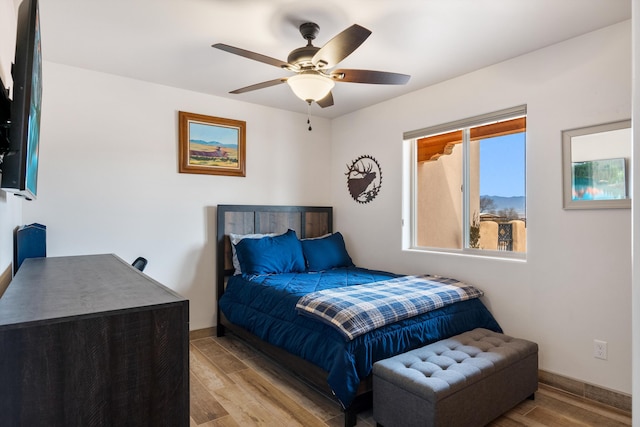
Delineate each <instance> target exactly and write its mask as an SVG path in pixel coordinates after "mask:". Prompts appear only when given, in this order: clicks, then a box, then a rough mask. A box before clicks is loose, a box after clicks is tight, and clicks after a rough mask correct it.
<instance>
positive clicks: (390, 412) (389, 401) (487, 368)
mask: <svg viewBox="0 0 640 427" xmlns="http://www.w3.org/2000/svg"><path fill="white" fill-rule="evenodd" d="M537 375H538V345H537V344H536V343H534V342H530V341H526V340H522V339H518V338H512V337H509V336H507V335H503V334H500V333H496V332H492V331H489V330H486V329H474V330H473V331H469V332H465V333H463V334H460V335H457V336H455V337H452V338H449V339H445V340H442V341H438V342H435V343H433V344H429V345H427V346H424V347H422V348H418V349H415V350H411V351H409V352H407V353H404V354H399V355H397V356H394V357H391V358H389V359H385V360H381V361H379V362H376V363H375V364H374V365H373V415H374V419H375V420H376V422H378V423H380V424H382V425H384V426H385V427H392V426H402V427H406V426H416V427H417V426H421V427H423V426H439V425H446V426H447V427H451V426H456V427H458V426H459V427H469V426H483V425H485V424H487V423H488V422H489V421H491V420H492V419H493V418H495V417H497V416H498V415H500V414H501V413H502V412H504V411H506V410H508V409H509V408H511V407H513V406H514V405H515V404H517V403H518V402H520V401H521V400H523V399H525V398H526V397H528V396H531V395H532V394H533V393H534V392H535V390H536V389H537V386H538V377H537Z"/></svg>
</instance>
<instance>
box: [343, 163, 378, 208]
mask: <svg viewBox="0 0 640 427" xmlns="http://www.w3.org/2000/svg"><path fill="white" fill-rule="evenodd" d="M345 175H346V176H347V188H348V189H349V194H351V197H353V200H355V201H356V202H358V203H369V202H370V201H372V200H373V199H375V198H376V196H377V195H378V193H379V192H380V187H381V186H382V169H380V164H379V163H378V161H377V160H376V159H374V158H373V157H372V156H368V155H364V156H360V157H358V158H357V159H355V160H354V161H353V162H351V165H347V172H346V173H345Z"/></svg>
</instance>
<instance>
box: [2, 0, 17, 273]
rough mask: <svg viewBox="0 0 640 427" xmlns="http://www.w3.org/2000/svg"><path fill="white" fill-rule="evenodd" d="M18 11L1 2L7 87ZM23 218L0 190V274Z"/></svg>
mask: <svg viewBox="0 0 640 427" xmlns="http://www.w3.org/2000/svg"><path fill="white" fill-rule="evenodd" d="M14 6H15V7H14ZM17 10H18V9H17V5H14V2H13V0H0V77H2V82H3V84H4V85H5V86H6V87H10V86H11V85H12V84H13V80H12V79H11V64H12V63H13V61H14V57H15V49H16V44H15V43H16V16H17V15H16V14H17ZM0 167H1V165H0ZM21 216H22V200H21V199H18V198H17V197H15V196H13V195H11V194H7V193H5V192H4V191H2V190H0V274H1V273H2V272H4V271H5V270H6V269H7V267H8V266H9V265H10V264H11V263H12V261H13V230H14V229H15V228H16V227H17V226H18V225H20V224H21Z"/></svg>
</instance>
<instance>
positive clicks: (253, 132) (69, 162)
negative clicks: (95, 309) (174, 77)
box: [23, 61, 331, 330]
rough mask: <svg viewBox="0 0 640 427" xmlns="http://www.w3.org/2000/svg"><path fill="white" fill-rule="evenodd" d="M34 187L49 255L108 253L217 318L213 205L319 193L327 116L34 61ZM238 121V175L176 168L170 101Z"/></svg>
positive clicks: (318, 201) (199, 317)
mask: <svg viewBox="0 0 640 427" xmlns="http://www.w3.org/2000/svg"><path fill="white" fill-rule="evenodd" d="M43 87H44V93H43V106H42V134H41V141H40V169H39V182H38V198H37V200H35V201H33V202H25V203H24V205H23V211H24V213H23V222H24V223H27V224H28V223H32V222H38V223H41V224H45V225H46V226H47V254H48V255H49V256H63V255H77V254H92V253H115V254H117V255H118V256H120V257H121V258H123V259H125V260H127V261H133V260H134V259H135V258H136V257H137V256H144V257H146V258H147V259H148V260H149V264H148V266H147V268H146V270H145V273H147V274H149V275H150V276H151V277H153V278H155V279H156V280H158V281H160V282H161V283H163V284H165V285H167V286H169V287H170V288H172V289H174V290H176V291H178V292H179V293H181V294H182V295H184V296H185V297H187V298H189V300H190V314H191V315H190V320H191V324H190V328H191V329H192V330H193V329H200V328H204V327H209V326H212V325H214V323H215V206H216V205H217V204H235V203H238V204H310V205H328V204H330V201H331V196H330V184H329V182H328V180H326V179H322V178H323V177H324V176H325V175H326V165H327V164H328V163H329V162H330V161H331V157H330V155H331V154H330V153H331V144H330V140H329V138H330V123H329V121H328V120H326V119H321V118H312V121H313V131H312V132H309V131H308V130H307V124H306V119H307V118H306V116H304V115H300V114H294V113H290V112H285V111H281V110H276V109H272V108H266V107H261V106H256V105H251V104H247V103H243V102H239V101H233V100H231V101H230V100H226V99H222V98H216V97H212V96H208V95H203V94H199V93H195V92H189V91H184V90H179V89H175V88H170V87H166V86H160V85H155V84H150V83H145V82H141V81H137V80H132V79H126V78H120V77H116V76H113V75H107V74H101V73H96V72H92V71H87V70H83V69H79V68H74V67H69V66H64V65H59V64H56V63H51V62H46V61H45V62H44V64H43ZM179 110H180V111H188V112H192V113H198V114H206V115H211V116H217V117H225V118H231V119H236V120H244V121H246V122H247V147H246V151H247V164H246V170H247V173H246V175H247V176H246V177H244V178H241V177H225V176H213V175H195V174H180V173H178V160H177V155H178V111H179Z"/></svg>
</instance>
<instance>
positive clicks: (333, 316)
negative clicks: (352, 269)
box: [296, 275, 483, 340]
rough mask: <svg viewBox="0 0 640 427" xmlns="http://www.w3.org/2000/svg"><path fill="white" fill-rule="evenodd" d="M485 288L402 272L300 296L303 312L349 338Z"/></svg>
mask: <svg viewBox="0 0 640 427" xmlns="http://www.w3.org/2000/svg"><path fill="white" fill-rule="evenodd" d="M482 295H483V292H482V291H481V290H479V289H477V288H474V287H473V286H471V285H467V284H465V283H462V282H459V281H457V280H454V279H447V278H444V277H438V276H429V275H421V276H402V277H397V278H395V279H389V280H384V281H381V282H375V283H367V284H364V285H355V286H345V287H341V288H335V289H326V290H323V291H318V292H313V293H310V294H307V295H305V296H303V297H302V298H300V299H299V300H298V303H297V304H296V310H297V311H298V313H300V314H305V315H308V316H311V317H312V318H315V319H319V320H321V321H323V322H326V323H328V324H330V325H332V326H334V327H335V328H337V329H338V330H339V331H340V332H341V333H342V334H343V335H344V336H345V337H346V338H347V339H348V340H352V339H353V338H355V337H357V336H358V335H362V334H364V333H365V332H368V331H371V330H373V329H376V328H379V327H380V326H383V325H386V324H389V323H394V322H397V321H400V320H403V319H407V318H409V317H412V316H416V315H418V314H422V313H426V312H427V311H431V310H435V309H437V308H440V307H444V306H445V305H449V304H453V303H455V302H458V301H464V300H468V299H472V298H478V297H481V296H482Z"/></svg>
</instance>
